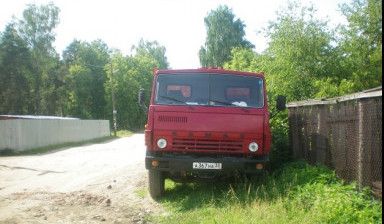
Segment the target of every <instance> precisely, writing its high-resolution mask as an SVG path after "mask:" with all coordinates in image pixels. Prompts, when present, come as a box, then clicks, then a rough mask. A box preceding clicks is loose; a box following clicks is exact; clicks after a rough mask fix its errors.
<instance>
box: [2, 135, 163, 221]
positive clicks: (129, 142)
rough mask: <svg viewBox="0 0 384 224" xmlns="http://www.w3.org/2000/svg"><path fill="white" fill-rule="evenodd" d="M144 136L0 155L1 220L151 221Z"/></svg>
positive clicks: (155, 209) (156, 209)
mask: <svg viewBox="0 0 384 224" xmlns="http://www.w3.org/2000/svg"><path fill="white" fill-rule="evenodd" d="M144 157H145V147H144V136H143V135H142V134H136V135H133V136H132V137H129V138H120V139H116V140H112V141H108V142H104V143H99V144H93V145H87V146H81V147H74V148H65V149H60V150H56V151H55V152H51V153H47V154H44V155H34V156H18V157H0V223H150V222H151V217H152V216H159V215H166V214H165V213H164V211H163V209H162V207H161V206H160V205H159V204H158V203H156V202H155V201H153V200H152V199H151V198H150V196H149V194H148V191H147V188H148V187H147V186H148V182H147V171H146V170H145V167H144Z"/></svg>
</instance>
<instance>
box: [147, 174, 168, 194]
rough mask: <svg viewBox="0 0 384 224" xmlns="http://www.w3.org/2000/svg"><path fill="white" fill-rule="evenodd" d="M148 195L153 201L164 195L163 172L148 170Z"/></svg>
mask: <svg viewBox="0 0 384 224" xmlns="http://www.w3.org/2000/svg"><path fill="white" fill-rule="evenodd" d="M148 178H149V194H150V195H151V197H152V198H153V199H157V198H159V197H161V196H162V195H163V194H164V181H165V177H164V172H161V171H158V170H149V171H148Z"/></svg>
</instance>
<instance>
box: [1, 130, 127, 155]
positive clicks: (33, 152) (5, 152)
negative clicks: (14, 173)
mask: <svg viewBox="0 0 384 224" xmlns="http://www.w3.org/2000/svg"><path fill="white" fill-rule="evenodd" d="M116 134H117V137H115V136H107V137H103V138H97V139H92V140H86V141H81V142H69V143H63V144H58V145H51V146H45V147H40V148H35V149H30V150H25V151H14V150H9V149H5V150H1V151H0V157H1V156H23V155H37V154H44V153H48V152H52V151H55V150H58V149H62V148H71V147H79V146H84V145H88V144H96V143H101V142H105V141H109V140H113V139H116V138H123V137H130V136H132V135H133V133H132V132H131V131H127V130H119V131H117V133H116Z"/></svg>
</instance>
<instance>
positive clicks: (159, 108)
mask: <svg viewBox="0 0 384 224" xmlns="http://www.w3.org/2000/svg"><path fill="white" fill-rule="evenodd" d="M185 74H187V75H186V76H183V75H185ZM205 75H206V76H207V77H208V76H209V79H208V78H206V77H204V76H205ZM176 76H178V77H179V79H177V81H173V80H172V79H173V77H176ZM194 76H198V77H201V79H206V80H215V82H213V83H210V84H209V85H207V86H208V87H207V88H208V89H207V91H212V96H211V95H210V96H209V98H210V97H213V95H214V94H216V95H220V94H222V96H221V97H222V98H226V100H227V101H228V99H229V98H235V97H248V98H247V100H249V101H252V100H253V99H250V98H251V96H250V95H252V94H253V95H255V93H254V92H255V91H254V90H253V89H252V90H250V88H251V87H249V88H248V87H242V86H241V84H239V83H240V82H239V83H237V81H236V80H237V77H240V78H241V80H243V79H244V80H251V81H252V82H253V81H254V82H255V83H257V85H258V89H257V92H256V93H258V95H260V96H258V97H260V99H258V101H257V102H256V100H253V101H255V103H254V105H257V106H248V105H250V103H249V104H247V103H245V102H243V101H241V100H240V101H239V103H240V102H241V103H243V104H244V105H246V104H247V106H244V105H243V106H234V105H233V104H228V105H224V104H223V105H222V104H219V103H218V102H215V101H210V99H209V101H208V102H205V101H204V104H199V103H197V102H194V101H197V100H194V99H193V97H194V96H195V95H198V94H201V95H202V96H205V95H204V94H202V93H201V92H202V91H201V89H199V90H194V89H197V88H198V87H199V88H200V87H201V86H202V85H205V84H206V83H200V84H199V85H195V86H193V85H191V86H189V85H188V83H187V84H183V83H182V81H183V80H193V78H194ZM159 77H163V78H159ZM180 77H183V78H180ZM184 77H186V78H184ZM232 77H233V79H234V80H235V81H234V82H233V84H231V83H223V84H220V83H219V82H220V79H221V78H222V79H227V80H230V79H232ZM254 78H255V79H254ZM163 79H164V80H165V81H164V82H167V83H170V84H169V85H168V86H164V85H165V84H164V83H161V80H163ZM175 80H176V79H175ZM217 80H218V81H217ZM186 82H187V81H186ZM192 82H193V81H191V83H192ZM174 83H176V84H174ZM245 84H247V85H248V84H249V83H247V82H245ZM162 86H163V87H162ZM216 86H218V87H217V88H218V90H217V91H216V90H211V89H212V88H213V87H215V88H216ZM161 88H163V90H162V89H161ZM201 88H202V87H201ZM252 88H253V87H252ZM175 89H176V90H178V89H179V90H180V91H181V92H182V95H184V96H186V98H185V97H184V96H183V97H181V98H182V99H183V101H188V100H190V101H193V102H187V103H186V104H182V103H181V102H180V103H179V102H178V101H176V100H175V101H174V102H172V103H174V104H176V105H173V104H171V103H170V102H171V101H170V100H171V98H170V97H168V96H165V95H166V94H167V93H170V92H172V91H174V90H175ZM161 91H163V95H164V96H162V95H161V94H162V93H161ZM213 91H216V92H213ZM259 93H260V94H259ZM209 94H210V93H209ZM236 94H237V95H236ZM179 95H180V94H179ZM253 95H252V97H253ZM266 95H267V94H266V89H265V79H264V76H263V74H262V73H261V74H257V73H249V72H238V71H227V70H222V69H193V70H156V71H155V77H154V84H153V91H152V94H151V101H150V106H149V110H148V123H147V128H146V130H145V139H146V141H145V143H146V146H147V157H146V168H147V169H156V170H162V171H165V172H168V173H169V174H172V173H185V172H193V173H199V172H200V171H204V172H207V171H212V172H215V173H218V174H231V173H233V172H237V171H240V172H245V173H258V172H261V171H263V170H264V165H265V163H266V162H267V161H268V158H269V157H268V154H269V152H270V148H271V140H272V136H271V134H270V128H269V116H268V104H267V97H266ZM162 97H163V98H164V99H161V98H162ZM156 100H157V102H156ZM161 100H163V101H161ZM244 101H245V100H244ZM159 102H162V103H159ZM163 102H166V103H163ZM228 102H229V101H228ZM228 102H227V103H228ZM231 103H233V102H231ZM239 103H238V104H239ZM159 139H165V140H166V141H167V145H166V147H165V148H163V149H160V148H159V147H158V145H157V141H158V140H159ZM251 142H256V143H257V145H258V150H257V151H256V152H251V151H250V150H249V148H248V146H249V144H250V143H251ZM153 161H159V162H160V166H153ZM193 162H213V163H220V164H222V169H220V170H199V169H193V168H192V165H191V164H192V163H193ZM260 163H261V164H263V168H262V169H256V168H255V167H256V164H260Z"/></svg>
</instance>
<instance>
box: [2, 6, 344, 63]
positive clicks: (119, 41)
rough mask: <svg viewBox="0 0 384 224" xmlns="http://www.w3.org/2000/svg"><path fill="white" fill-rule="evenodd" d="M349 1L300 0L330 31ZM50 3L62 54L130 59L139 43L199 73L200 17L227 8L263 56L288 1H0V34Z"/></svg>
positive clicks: (203, 30) (203, 35)
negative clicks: (74, 45) (75, 49)
mask: <svg viewBox="0 0 384 224" xmlns="http://www.w3.org/2000/svg"><path fill="white" fill-rule="evenodd" d="M350 1H351V0H316V1H312V0H301V2H302V5H306V6H308V5H309V4H310V3H313V5H314V6H315V7H316V8H317V9H318V12H317V16H318V18H321V19H324V20H329V23H330V25H331V26H335V25H337V24H340V23H345V18H344V17H343V16H342V14H341V12H340V9H339V7H338V6H339V4H342V3H350ZM49 2H53V3H54V4H55V5H56V6H57V7H59V8H60V13H59V18H60V23H59V25H58V27H57V28H56V29H55V31H54V32H55V33H56V40H55V42H54V46H55V48H56V51H57V52H58V53H59V54H60V55H61V54H62V52H63V50H65V49H66V47H67V46H68V45H69V44H70V43H71V42H72V41H73V40H74V39H77V40H81V41H87V42H92V41H93V40H96V39H101V40H103V41H104V42H105V43H106V44H107V45H108V46H109V47H110V48H115V49H119V50H120V51H121V52H122V53H123V54H124V55H131V53H132V52H131V47H132V45H137V44H138V43H139V40H140V39H141V38H143V39H144V40H146V41H157V42H159V44H160V45H162V46H164V47H165V48H166V57H167V58H168V62H169V63H170V67H171V68H173V69H177V68H179V69H183V68H198V67H199V66H200V63H199V57H198V51H199V49H200V47H201V46H203V45H204V42H205V39H206V28H205V25H204V17H206V16H207V15H208V13H209V12H210V11H212V10H215V9H217V7H218V6H219V5H227V6H228V7H229V8H231V9H232V12H233V14H234V15H235V16H236V18H239V19H240V20H241V21H243V23H244V24H245V25H246V28H245V32H246V36H245V38H246V39H247V40H249V41H250V42H251V43H253V44H254V45H255V46H256V47H255V51H257V52H262V51H263V50H265V49H266V48H267V46H268V40H267V39H266V38H265V37H264V36H263V35H262V34H260V33H259V31H262V29H263V28H266V27H267V26H268V22H270V21H273V20H275V19H276V11H277V10H279V9H280V8H281V7H286V6H287V4H288V3H287V0H0V32H3V31H4V29H5V26H6V25H7V24H9V23H10V22H11V21H12V18H13V17H15V18H17V19H21V18H22V12H23V10H24V9H26V8H27V4H36V5H41V4H47V3H49Z"/></svg>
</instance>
